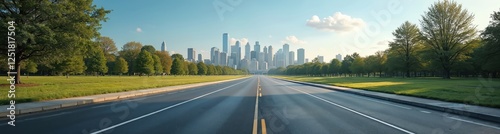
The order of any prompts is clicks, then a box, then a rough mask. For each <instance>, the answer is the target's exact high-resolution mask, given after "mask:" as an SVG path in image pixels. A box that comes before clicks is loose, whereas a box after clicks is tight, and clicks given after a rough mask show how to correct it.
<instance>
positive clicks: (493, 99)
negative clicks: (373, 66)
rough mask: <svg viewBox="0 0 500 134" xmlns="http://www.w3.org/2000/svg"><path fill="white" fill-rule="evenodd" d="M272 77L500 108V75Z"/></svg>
mask: <svg viewBox="0 0 500 134" xmlns="http://www.w3.org/2000/svg"><path fill="white" fill-rule="evenodd" d="M273 77H277V78H284V79H290V80H296V81H304V82H312V83H321V84H328V85H335V86H342V87H351V88H357V89H365V90H371V91H377V92H385V93H393V94H400V95H409V96H417V97H423V98H431V99H437V100H444V101H451V102H460V103H467V104H474V105H482V106H488V107H497V108H500V79H483V78H452V79H451V80H445V79H441V78H373V77H372V78H368V77H308V76H273Z"/></svg>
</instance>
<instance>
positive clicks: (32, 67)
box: [26, 61, 38, 78]
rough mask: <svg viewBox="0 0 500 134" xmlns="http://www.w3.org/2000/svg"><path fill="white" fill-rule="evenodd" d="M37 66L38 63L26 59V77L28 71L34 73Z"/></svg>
mask: <svg viewBox="0 0 500 134" xmlns="http://www.w3.org/2000/svg"><path fill="white" fill-rule="evenodd" d="M37 67H38V65H37V64H36V63H35V62H33V61H27V63H26V72H28V75H27V76H26V78H28V77H29V75H30V73H36V72H37V71H38V69H37Z"/></svg>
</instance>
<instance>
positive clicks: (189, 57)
mask: <svg viewBox="0 0 500 134" xmlns="http://www.w3.org/2000/svg"><path fill="white" fill-rule="evenodd" d="M195 59H196V50H194V48H188V55H187V60H188V61H190V62H194V61H195Z"/></svg>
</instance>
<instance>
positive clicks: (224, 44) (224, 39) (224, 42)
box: [222, 33, 229, 53]
mask: <svg viewBox="0 0 500 134" xmlns="http://www.w3.org/2000/svg"><path fill="white" fill-rule="evenodd" d="M228 36H229V35H228V34H227V33H223V34H222V52H225V53H228V51H227V47H228V44H229V43H228V41H229V40H228V38H229V37H228Z"/></svg>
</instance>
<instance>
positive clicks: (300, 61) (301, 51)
mask: <svg viewBox="0 0 500 134" xmlns="http://www.w3.org/2000/svg"><path fill="white" fill-rule="evenodd" d="M305 58H306V57H305V50H304V48H299V49H297V64H299V65H301V64H304V62H305Z"/></svg>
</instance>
